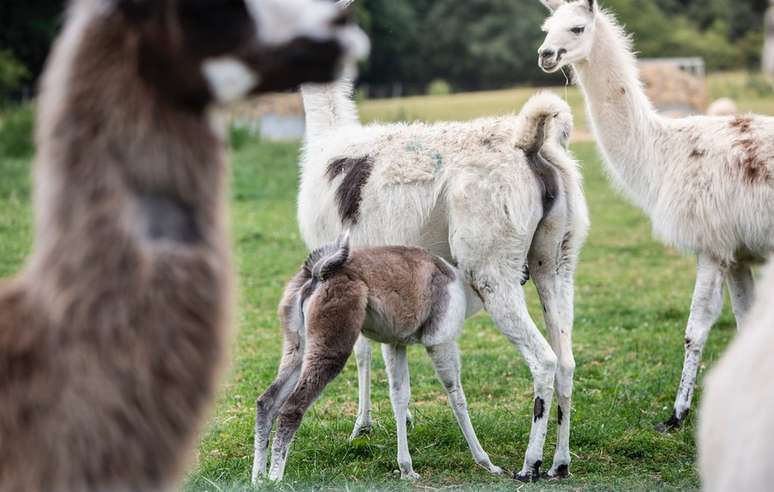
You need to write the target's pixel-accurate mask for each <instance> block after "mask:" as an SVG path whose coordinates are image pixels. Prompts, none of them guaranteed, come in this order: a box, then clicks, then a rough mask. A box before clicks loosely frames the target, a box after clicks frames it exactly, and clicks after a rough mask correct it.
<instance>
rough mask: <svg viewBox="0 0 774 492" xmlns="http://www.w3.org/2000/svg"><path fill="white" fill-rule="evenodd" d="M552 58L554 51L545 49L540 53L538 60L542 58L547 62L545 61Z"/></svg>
mask: <svg viewBox="0 0 774 492" xmlns="http://www.w3.org/2000/svg"><path fill="white" fill-rule="evenodd" d="M553 57H554V50H549V49H546V50H543V51H541V52H540V58H542V59H544V60H547V59H549V58H553Z"/></svg>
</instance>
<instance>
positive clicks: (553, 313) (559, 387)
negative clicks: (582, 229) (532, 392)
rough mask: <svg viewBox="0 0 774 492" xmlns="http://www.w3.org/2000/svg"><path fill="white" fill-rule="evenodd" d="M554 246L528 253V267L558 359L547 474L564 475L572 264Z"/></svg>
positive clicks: (567, 468) (569, 392) (571, 359)
mask: <svg viewBox="0 0 774 492" xmlns="http://www.w3.org/2000/svg"><path fill="white" fill-rule="evenodd" d="M556 246H557V247H556V248H554V247H551V248H548V249H546V250H545V251H536V252H535V253H534V254H533V255H531V258H530V260H531V261H530V270H531V271H532V278H533V279H534V282H535V285H536V287H537V291H538V295H539V296H540V301H541V303H542V304H543V313H544V318H545V322H546V327H547V328H548V334H549V340H550V343H551V348H552V349H553V350H554V353H555V354H556V356H557V358H558V366H557V368H556V378H555V384H556V390H555V392H556V400H557V423H558V431H557V441H556V451H555V453H554V461H553V463H552V465H551V469H550V470H549V471H548V474H547V475H548V476H549V477H551V478H565V477H567V476H568V475H569V472H570V460H571V458H570V412H571V402H572V388H573V375H574V373H575V358H574V357H573V353H572V329H573V297H574V285H573V283H574V266H573V265H570V264H563V265H561V266H558V265H557V262H556V260H555V258H556V257H557V256H556V253H555V251H557V250H558V246H559V244H556ZM532 256H534V257H532ZM560 258H561V256H560ZM568 263H569V262H568Z"/></svg>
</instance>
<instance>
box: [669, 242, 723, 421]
mask: <svg viewBox="0 0 774 492" xmlns="http://www.w3.org/2000/svg"><path fill="white" fill-rule="evenodd" d="M723 277H724V269H723V267H722V266H721V265H720V264H719V263H718V262H717V261H715V260H713V259H712V258H710V257H708V256H705V255H700V256H699V259H698V262H697V268H696V286H695V287H694V291H693V301H692V302H691V315H690V317H689V318H688V326H687V328H686V330H685V360H684V362H683V374H682V377H681V379H680V386H679V387H678V389H677V398H675V406H674V410H673V412H672V416H671V417H670V418H669V420H667V421H666V422H664V423H662V424H659V425H657V426H656V430H658V431H659V432H666V431H668V430H671V429H675V428H677V427H679V426H680V425H681V424H682V423H683V420H684V419H685V417H686V415H687V414H688V410H690V408H691V399H692V398H693V389H694V386H695V384H696V375H697V373H698V371H699V364H701V354H702V351H703V350H704V344H705V343H706V341H707V337H708V336H709V332H710V329H711V328H712V325H713V324H714V323H715V321H717V319H718V317H719V316H720V311H721V310H722V309H723Z"/></svg>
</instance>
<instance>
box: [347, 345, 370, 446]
mask: <svg viewBox="0 0 774 492" xmlns="http://www.w3.org/2000/svg"><path fill="white" fill-rule="evenodd" d="M355 361H356V362H357V389H358V394H357V418H356V419H355V428H354V429H352V434H350V436H349V440H350V441H352V440H353V439H355V438H357V437H359V436H361V435H363V434H368V433H369V432H371V426H372V423H371V343H370V342H369V341H368V339H367V338H365V337H364V336H362V335H360V337H358V339H357V343H355Z"/></svg>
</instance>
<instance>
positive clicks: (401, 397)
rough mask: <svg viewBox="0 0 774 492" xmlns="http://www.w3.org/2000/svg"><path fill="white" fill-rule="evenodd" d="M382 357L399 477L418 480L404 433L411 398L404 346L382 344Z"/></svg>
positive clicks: (405, 433)
mask: <svg viewBox="0 0 774 492" xmlns="http://www.w3.org/2000/svg"><path fill="white" fill-rule="evenodd" d="M382 355H383V356H384V361H385V365H386V367H387V379H388V380H389V383H390V402H391V403H392V411H393V414H394V415H395V428H396V430H397V435H398V467H399V468H400V477H401V478H403V479H406V480H418V479H419V475H418V474H417V473H415V472H414V467H413V465H412V462H411V454H410V453H409V447H408V435H407V431H406V413H407V411H408V402H409V399H410V398H411V386H410V383H409V370H408V358H407V357H406V347H405V346H404V345H389V344H382Z"/></svg>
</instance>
